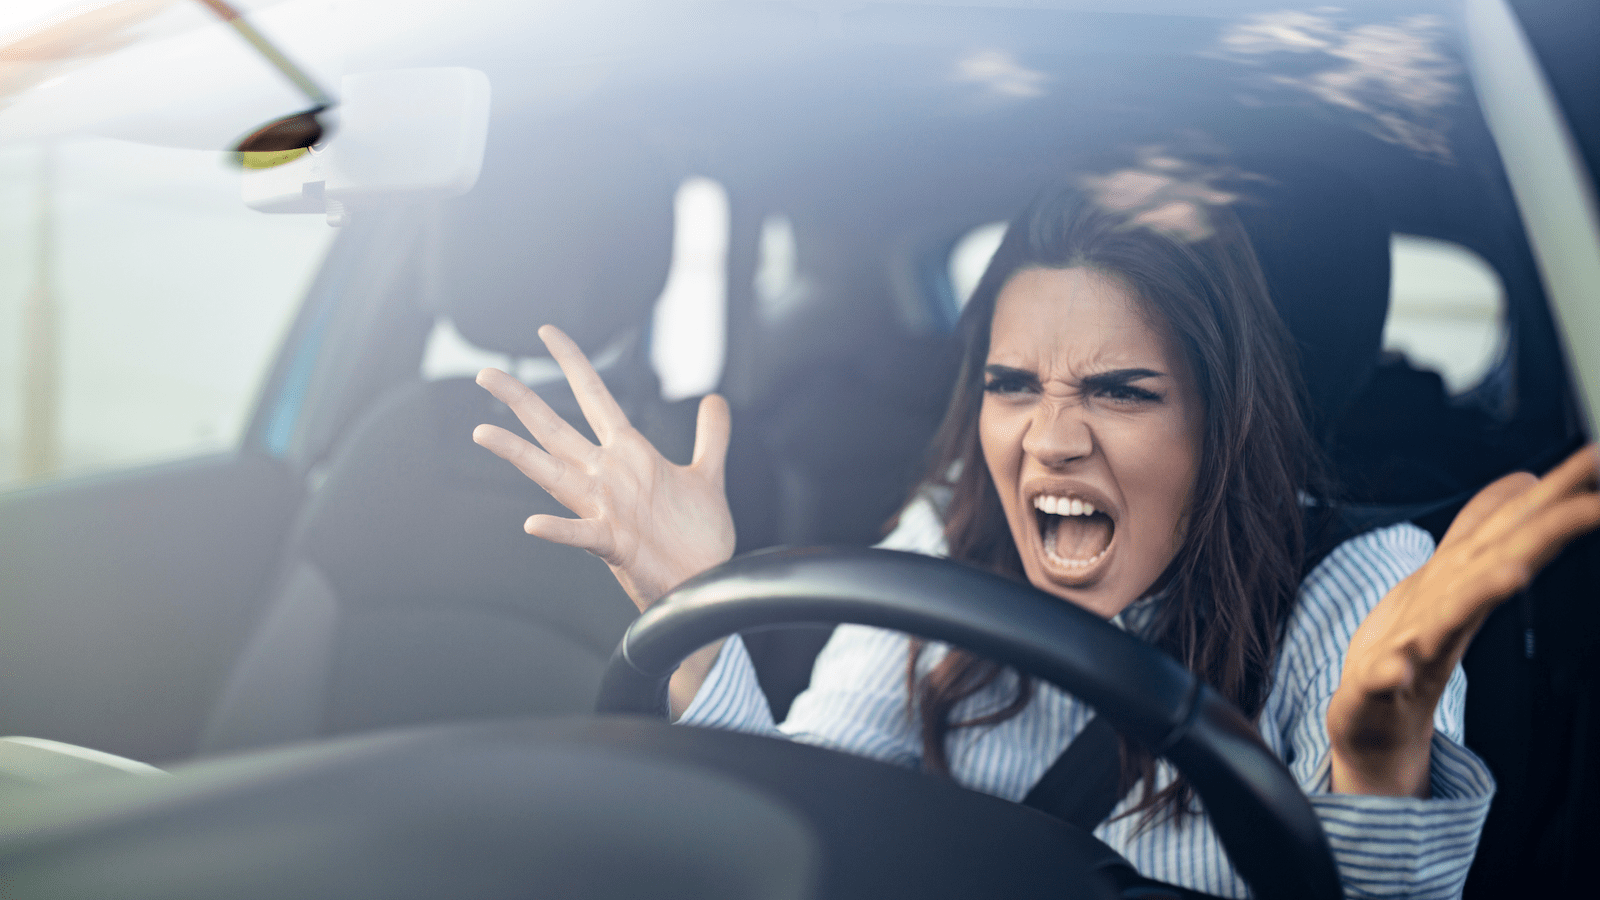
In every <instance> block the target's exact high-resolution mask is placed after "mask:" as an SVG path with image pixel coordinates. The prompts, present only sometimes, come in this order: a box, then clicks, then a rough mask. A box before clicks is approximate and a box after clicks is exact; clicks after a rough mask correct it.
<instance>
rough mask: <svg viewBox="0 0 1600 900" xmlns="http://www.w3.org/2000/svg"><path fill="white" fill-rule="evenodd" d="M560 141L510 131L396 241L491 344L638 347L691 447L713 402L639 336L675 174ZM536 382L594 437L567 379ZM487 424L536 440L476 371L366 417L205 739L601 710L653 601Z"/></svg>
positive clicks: (439, 297)
mask: <svg viewBox="0 0 1600 900" xmlns="http://www.w3.org/2000/svg"><path fill="white" fill-rule="evenodd" d="M571 132H572V133H575V134H587V133H590V132H589V131H588V130H585V129H571ZM562 134H563V130H562V129H560V128H556V127H554V126H552V127H551V129H550V130H549V131H546V130H543V129H541V130H538V131H537V132H536V133H533V134H527V135H521V136H517V135H501V140H500V141H499V142H498V143H491V146H490V148H489V149H490V152H489V155H488V158H487V159H486V162H485V167H484V174H483V177H482V179H481V180H480V182H479V184H478V185H477V187H476V188H475V189H474V191H473V192H472V193H471V194H469V195H467V196H466V197H463V198H460V199H459V200H456V201H452V202H451V203H450V204H447V205H445V206H444V207H442V208H441V210H440V211H439V223H440V227H439V229H438V231H437V234H436V236H435V238H434V243H433V245H432V246H423V247H415V248H397V253H405V252H414V253H424V254H430V255H431V259H432V261H433V272H434V274H433V281H434V284H432V285H431V286H430V289H431V291H432V292H433V293H434V294H435V297H436V304H437V307H438V309H437V312H438V313H439V314H440V315H441V317H443V318H448V319H450V320H451V321H453V323H454V325H455V327H456V329H457V331H458V332H460V333H461V334H462V335H463V336H464V337H466V338H467V339H468V340H469V341H471V342H472V343H474V344H476V345H478V346H479V347H481V348H483V349H486V350H490V351H495V352H501V353H506V354H510V355H512V356H514V357H528V356H538V355H542V354H543V353H544V348H543V345H542V343H541V342H540V341H539V340H538V337H537V335H536V333H535V332H536V329H537V328H538V327H539V326H540V325H542V324H544V323H546V322H554V323H555V324H557V325H559V326H560V327H562V328H563V330H565V331H567V332H568V334H570V335H572V336H573V337H574V339H576V340H577V341H578V343H579V344H580V346H582V347H583V348H584V349H585V350H586V351H587V352H589V353H590V354H596V353H598V352H599V351H601V350H605V349H607V348H608V347H612V348H618V347H620V348H621V350H622V352H621V354H620V358H619V359H618V360H617V362H616V363H615V365H614V366H613V367H611V368H610V369H609V370H607V371H604V372H602V374H603V375H604V376H605V377H606V378H607V381H608V384H610V385H611V386H612V388H613V390H614V392H616V393H617V394H618V401H619V403H621V404H622V406H623V408H624V410H625V411H626V412H627V413H628V414H629V416H630V418H631V419H632V420H633V422H634V424H635V425H636V426H637V427H639V429H640V430H641V431H642V432H644V433H645V434H646V436H647V437H649V438H651V439H652V440H653V441H655V442H656V443H657V445H658V446H660V447H661V448H662V450H663V452H665V453H667V454H668V455H669V456H671V457H675V458H677V459H679V460H680V461H686V459H687V457H688V455H689V452H690V444H691V442H692V436H693V417H694V404H693V403H686V404H664V403H662V402H661V400H660V394H659V388H658V386H657V384H656V381H655V379H654V377H653V375H652V374H651V373H650V371H649V369H648V363H647V362H646V359H647V353H646V352H645V348H644V347H643V345H642V343H641V342H642V341H643V340H645V337H646V336H647V334H648V323H649V316H650V312H651V310H652V308H653V303H654V300H655V298H656V296H657V295H658V294H659V293H660V290H661V287H662V285H663V284H664V282H665V279H666V273H667V268H668V265H669V262H670V254H671V239H672V238H671V223H672V198H673V192H674V190H675V187H676V184H675V180H674V179H673V178H672V177H670V175H669V173H668V172H667V171H666V170H665V169H664V168H663V167H661V166H659V165H655V164H653V163H652V161H651V159H650V157H649V156H648V155H647V154H644V153H643V152H642V151H640V150H639V149H638V148H637V146H633V145H629V144H628V142H627V141H626V140H625V139H623V138H621V137H614V139H612V140H609V141H604V142H601V143H602V145H600V146H597V145H585V146H581V147H580V146H561V145H560V144H559V140H560V135H562ZM630 147H631V149H630ZM528 148H536V149H535V150H531V151H530V150H529V149H528ZM358 225H359V223H356V225H353V226H351V227H357V226H358ZM537 390H538V391H539V393H540V395H541V396H542V397H544V398H545V399H546V401H547V402H549V403H550V405H551V406H552V407H553V408H554V409H555V410H556V411H557V412H558V413H559V414H561V415H562V416H564V417H565V418H567V419H568V421H570V422H572V423H573V424H574V425H576V426H577V427H578V428H579V429H580V430H581V431H584V432H585V433H586V434H587V433H588V428H587V426H586V424H585V423H584V420H583V417H582V415H581V413H580V411H579V410H578V408H577V404H576V402H575V401H574V399H573V398H572V395H571V392H570V391H569V390H568V389H567V387H566V385H565V383H564V382H561V381H556V382H553V383H550V384H545V385H539V386H537ZM484 422H488V423H493V424H497V425H500V426H502V427H505V428H507V429H509V430H512V431H514V432H517V433H521V434H523V435H524V436H526V432H525V431H524V430H523V428H522V426H521V425H520V423H518V422H516V420H515V419H514V417H513V416H512V415H511V413H510V411H509V410H507V409H506V408H505V407H504V406H503V405H502V404H500V403H499V402H498V401H495V400H494V398H493V397H491V396H489V394H488V393H487V392H485V391H483V390H482V389H481V388H479V387H478V386H477V385H476V384H475V383H474V382H473V381H472V379H470V378H449V379H444V380H440V381H431V382H428V381H416V382H412V383H407V384H403V385H400V386H398V387H396V388H394V389H392V390H391V391H389V392H388V393H387V394H386V395H385V396H384V397H383V398H382V399H381V400H380V401H379V402H377V403H375V404H374V405H373V407H372V408H371V409H369V410H368V411H367V412H366V413H365V414H363V415H362V416H361V417H360V419H359V420H358V422H357V423H356V424H355V425H353V426H351V428H350V429H349V432H348V434H347V435H345V436H344V437H343V439H342V440H341V441H340V442H339V444H338V446H337V447H336V449H335V450H334V452H333V453H332V454H331V456H330V457H329V458H328V459H327V460H326V461H325V462H324V464H323V472H324V478H323V481H322V484H321V486H320V488H318V489H317V490H316V491H315V492H314V494H313V495H312V497H311V499H310V500H309V502H308V503H307V505H306V507H305V508H304V510H303V511H302V513H301V515H300V516H299V519H298V520H297V523H296V525H295V528H294V530H293V532H292V534H291V537H290V540H289V542H288V548H287V550H286V553H285V557H284V560H283V563H282V565H281V567H280V574H279V581H278V583H277V584H276V585H275V587H274V590H273V593H272V596H271V597H270V598H269V600H268V602H267V603H266V605H265V607H264V612H263V615H262V618H261V620H260V624H259V626H258V628H257V629H256V631H255V633H254V634H253V636H252V637H251V639H250V641H249V644H248V645H247V647H246V648H245V651H244V653H243V654H242V655H241V658H240V660H239V663H238V665H237V666H236V667H235V670H234V672H233V674H232V677H231V678H230V680H229V682H228V684H227V685H226V687H225V689H224V691H223V695H222V697H221V698H220V700H219V702H218V703H217V704H216V706H215V708H214V711H213V715H212V717H211V720H210V722H209V723H208V725H207V727H206V730H205V733H204V735H203V736H202V740H201V749H202V750H203V751H206V752H215V751H220V750H230V749H236V748H244V747H251V746H259V745H264V744H273V743H280V742H283V741H288V740H294V739H300V738H309V737H314V736H319V735H325V734H335V733H342V732H350V731H358V730H365V729H371V728H379V727H385V726H391V725H401V724H409V723H418V722H427V721H439V720H449V719H461V718H472V717H485V716H504V715H540V714H556V713H579V712H583V711H587V710H588V709H589V708H590V706H591V705H592V702H593V699H594V691H595V688H596V686H597V685H598V681H599V676H600V673H601V671H602V669H603V667H604V665H605V663H606V661H607V660H608V659H609V657H610V654H611V651H612V649H613V648H614V647H615V645H616V643H617V641H618V640H619V639H620V637H621V635H622V632H623V631H624V630H625V629H626V627H627V625H628V624H629V623H630V622H631V621H632V620H633V618H634V617H635V616H636V615H637V611H636V610H635V609H634V607H633V604H632V603H631V602H630V601H629V600H628V598H627V597H626V596H625V595H624V594H623V592H622V590H621V588H620V587H618V585H617V583H616V580H615V579H614V578H613V577H612V575H611V573H610V571H609V569H608V568H607V567H606V566H605V564H604V563H602V562H601V561H600V560H598V559H595V558H593V557H591V556H589V555H588V554H587V553H584V552H582V551H579V550H574V549H572V548H568V547H562V546H558V545H555V544H550V543H548V542H544V541H540V540H537V539H535V538H531V537H529V536H527V535H526V534H524V533H523V531H522V523H523V521H524V520H525V519H526V518H527V517H528V516H529V515H532V514H535V513H550V514H556V515H570V514H569V513H568V512H567V511H566V510H564V509H562V508H561V507H560V505H559V504H557V503H556V502H555V501H554V500H553V499H551V498H550V497H549V496H548V495H547V494H546V493H545V492H544V491H543V490H542V489H540V488H539V487H538V486H537V485H535V484H533V483H532V482H531V481H529V480H528V479H527V478H525V477H524V476H523V475H522V474H521V473H520V472H518V471H517V470H516V469H515V468H513V467H512V466H511V465H509V464H508V463H505V462H504V461H502V460H500V459H498V458H496V457H495V456H493V455H492V454H490V453H489V452H488V451H486V450H484V449H482V448H481V447H478V446H477V445H476V444H474V443H473V441H472V437H471V435H472V430H473V428H474V427H475V426H477V425H478V424H480V423H484Z"/></svg>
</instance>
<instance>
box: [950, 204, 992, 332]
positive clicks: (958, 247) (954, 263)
mask: <svg viewBox="0 0 1600 900" xmlns="http://www.w3.org/2000/svg"><path fill="white" fill-rule="evenodd" d="M1005 236H1006V223H1004V222H990V223H988V224H987V225H979V226H978V227H977V228H974V229H972V230H971V231H969V232H967V233H966V234H964V235H962V236H961V239H960V240H958V241H956V244H955V246H954V247H952V248H951V250H950V293H951V296H952V297H954V299H955V302H956V310H957V311H959V310H961V308H962V307H965V306H966V305H967V300H969V299H971V297H972V292H973V291H974V290H976V289H977V287H978V280H979V279H981V278H982V277H983V270H984V269H987V268H988V267H989V259H990V258H991V257H993V256H994V252H995V251H996V250H999V249H1000V240H1001V239H1002V238H1004V237H1005Z"/></svg>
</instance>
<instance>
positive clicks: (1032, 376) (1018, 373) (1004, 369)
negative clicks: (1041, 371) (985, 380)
mask: <svg viewBox="0 0 1600 900" xmlns="http://www.w3.org/2000/svg"><path fill="white" fill-rule="evenodd" d="M983 372H984V374H985V375H993V376H995V377H996V378H1026V379H1029V380H1031V381H1038V380H1039V376H1038V375H1037V374H1036V373H1034V372H1030V371H1028V370H1027V369H1018V368H1015V367H1012V366H1002V365H998V364H995V363H990V364H988V365H986V366H984V367H983Z"/></svg>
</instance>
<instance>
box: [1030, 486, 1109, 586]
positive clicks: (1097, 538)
mask: <svg viewBox="0 0 1600 900" xmlns="http://www.w3.org/2000/svg"><path fill="white" fill-rule="evenodd" d="M1033 508H1034V512H1035V515H1036V516H1037V517H1038V520H1039V535H1040V541H1041V543H1043V545H1044V552H1045V555H1046V556H1048V557H1049V558H1050V561H1051V562H1052V563H1054V564H1055V565H1058V566H1060V567H1062V568H1064V569H1069V570H1070V569H1088V568H1089V567H1091V566H1093V565H1094V564H1095V563H1097V562H1099V561H1100V560H1102V559H1104V558H1105V555H1106V551H1107V550H1109V549H1111V539H1112V536H1113V535H1114V534H1115V533H1116V530H1117V527H1116V523H1115V522H1113V521H1112V519H1111V517H1110V516H1108V515H1106V514H1105V513H1103V512H1100V511H1099V510H1097V509H1095V508H1094V505H1093V504H1091V503H1089V502H1088V501H1085V500H1080V499H1078V498H1076V497H1057V496H1051V495H1048V494H1041V495H1039V496H1037V497H1035V498H1033Z"/></svg>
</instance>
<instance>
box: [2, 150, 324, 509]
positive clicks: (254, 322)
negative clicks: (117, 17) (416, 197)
mask: <svg viewBox="0 0 1600 900" xmlns="http://www.w3.org/2000/svg"><path fill="white" fill-rule="evenodd" d="M335 234H336V232H335V230H334V229H332V228H329V227H328V225H327V223H326V221H325V220H324V219H323V217H321V216H286V215H268V214H265V213H261V212H257V211H255V210H251V209H249V208H247V207H246V206H245V205H244V204H243V202H242V201H241V199H240V190H239V172H238V170H237V169H234V168H232V167H231V166H230V165H229V164H228V162H227V161H226V159H225V157H224V156H223V155H222V154H219V153H215V152H208V151H200V150H184V149H174V148H166V147H152V146H147V145H142V144H135V143H129V142H124V141H116V140H109V139H82V140H74V141H70V142H62V143H59V144H55V145H52V146H49V147H41V146H27V145H24V146H13V147H8V148H4V149H0V346H3V347H4V348H6V349H5V350H3V351H0V359H4V360H5V361H6V364H5V365H3V366H0V489H4V488H8V487H15V486H17V485H19V484H22V483H27V482H37V481H40V480H47V479H51V478H57V477H62V476H69V475H79V474H86V473H91V472H97V471H106V470H109V469H116V468H121V467H126V466H132V465H138V464H143V463H148V462H154V461H159V460H170V459H175V458H181V457H186V456H192V455H196V454H203V453H211V452H216V451H220V450H226V449H228V448H231V447H235V446H237V444H238V442H239V439H240V437H241V435H242V433H243V429H244V428H245V425H246V424H247V422H248V421H249V417H250V414H251V412H252V411H253V407H254V402H255V399H256V394H257V392H258V391H259V388H260V384H261V380H262V378H263V377H264V375H265V373H266V371H267V369H268V367H269V365H270V363H271V360H272V356H273V351H274V350H275V349H276V348H277V346H278V343H279V341H280V339H281V337H282V335H283V332H284V329H285V327H286V326H287V324H288V323H289V321H290V319H291V317H292V316H293V314H294V311H295V309H296V307H297V305H298V302H299V300H300V299H301V297H302V296H303V294H304V293H305V290H306V287H307V285H308V283H309V281H310V279H311V277H312V276H313V274H314V273H315V271H316V268H317V265H318V263H319V262H320V261H321V259H322V257H323V255H324V253H325V251H326V249H327V246H328V243H329V242H330V241H331V240H332V238H333V237H334V235H335Z"/></svg>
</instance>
